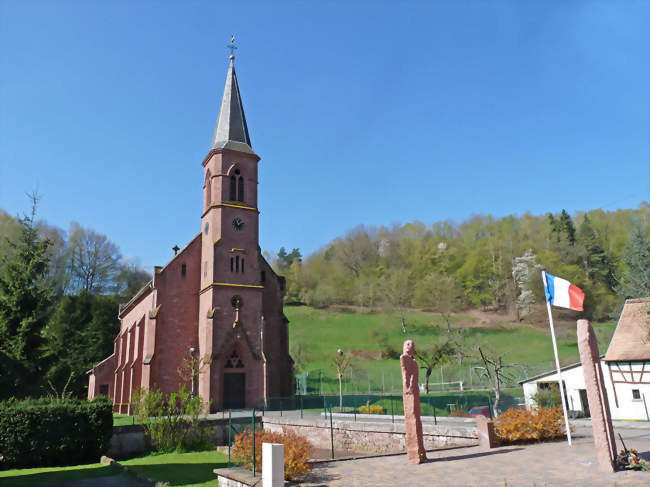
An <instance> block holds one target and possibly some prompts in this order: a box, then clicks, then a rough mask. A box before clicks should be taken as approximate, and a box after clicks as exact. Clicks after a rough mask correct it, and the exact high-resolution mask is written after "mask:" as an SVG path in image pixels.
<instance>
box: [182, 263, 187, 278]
mask: <svg viewBox="0 0 650 487" xmlns="http://www.w3.org/2000/svg"><path fill="white" fill-rule="evenodd" d="M186 274H187V264H182V265H181V276H183V277H185V275H186Z"/></svg>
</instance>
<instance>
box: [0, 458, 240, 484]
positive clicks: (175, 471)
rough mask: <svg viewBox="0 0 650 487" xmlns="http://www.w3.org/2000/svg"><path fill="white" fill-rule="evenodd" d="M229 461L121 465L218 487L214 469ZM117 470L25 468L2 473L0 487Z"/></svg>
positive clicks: (102, 474) (185, 460)
mask: <svg viewBox="0 0 650 487" xmlns="http://www.w3.org/2000/svg"><path fill="white" fill-rule="evenodd" d="M227 462H228V457H227V456H226V455H223V454H221V453H218V452H217V451H216V450H208V451H199V452H190V453H165V454H160V455H158V454H152V455H147V456H143V457H138V458H133V459H131V460H124V461H122V462H120V463H121V464H123V465H126V466H128V467H129V468H131V469H132V470H135V471H136V472H137V473H140V474H142V475H145V476H146V477H149V478H151V479H155V480H160V481H164V482H169V485H176V486H185V487H217V486H218V483H217V476H216V475H215V474H214V473H213V472H212V471H213V470H214V469H215V468H223V467H226V466H227ZM120 473H121V472H120V470H119V469H118V468H116V467H110V466H105V465H101V464H99V463H92V464H89V465H76V466H73V467H46V468H23V469H15V470H4V471H0V487H33V486H38V485H43V484H53V483H58V482H66V481H72V480H80V479H89V478H97V477H105V476H108V475H118V474H120Z"/></svg>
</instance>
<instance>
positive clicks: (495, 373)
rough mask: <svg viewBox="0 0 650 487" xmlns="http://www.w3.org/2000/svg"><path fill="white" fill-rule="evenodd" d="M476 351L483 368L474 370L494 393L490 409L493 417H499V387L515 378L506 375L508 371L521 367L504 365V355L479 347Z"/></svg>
mask: <svg viewBox="0 0 650 487" xmlns="http://www.w3.org/2000/svg"><path fill="white" fill-rule="evenodd" d="M477 350H478V353H479V355H480V358H481V361H482V362H483V367H475V369H476V370H479V371H480V372H479V375H480V376H482V377H485V378H486V379H487V381H488V383H489V384H490V387H491V388H492V391H493V392H494V404H493V405H492V409H493V411H494V416H495V417H496V416H498V415H499V411H498V407H499V400H500V398H501V385H502V384H503V383H504V382H506V381H511V380H513V379H514V378H515V376H514V375H512V374H510V373H508V369H511V368H514V367H521V365H520V364H514V363H513V364H504V363H503V357H504V356H505V353H498V352H495V351H494V350H488V349H487V348H485V347H481V346H478V347H477Z"/></svg>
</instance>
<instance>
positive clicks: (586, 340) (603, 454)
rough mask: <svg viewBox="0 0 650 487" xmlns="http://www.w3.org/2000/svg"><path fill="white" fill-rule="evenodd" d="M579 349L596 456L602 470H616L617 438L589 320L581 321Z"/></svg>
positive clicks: (596, 344)
mask: <svg viewBox="0 0 650 487" xmlns="http://www.w3.org/2000/svg"><path fill="white" fill-rule="evenodd" d="M578 349H579V350H580V361H581V362H582V370H583V373H584V376H585V387H586V389H587V400H588V401H589V412H590V413H591V426H592V428H593V430H594V445H595V447H596V457H597V458H598V466H599V470H600V471H601V472H613V471H614V461H615V460H616V439H615V438H614V429H613V428H612V417H611V414H610V412H609V401H608V399H607V389H605V381H604V380H603V370H602V368H601V366H600V354H599V353H598V342H597V341H596V334H595V333H594V329H593V328H592V327H591V325H590V324H589V321H587V320H578Z"/></svg>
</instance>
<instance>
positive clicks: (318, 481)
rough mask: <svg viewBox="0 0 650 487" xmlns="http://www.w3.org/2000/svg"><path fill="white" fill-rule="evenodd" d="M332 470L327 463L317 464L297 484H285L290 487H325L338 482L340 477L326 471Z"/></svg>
mask: <svg viewBox="0 0 650 487" xmlns="http://www.w3.org/2000/svg"><path fill="white" fill-rule="evenodd" d="M330 468H332V465H331V464H329V463H319V464H318V465H316V466H314V470H312V471H311V472H309V473H308V474H305V475H304V476H303V477H301V478H300V481H299V482H287V485H288V486H290V487H293V486H298V485H303V484H308V485H309V486H310V487H327V486H328V485H329V483H330V482H333V481H335V480H339V479H340V478H341V476H340V475H332V474H331V473H329V472H327V469H330Z"/></svg>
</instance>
